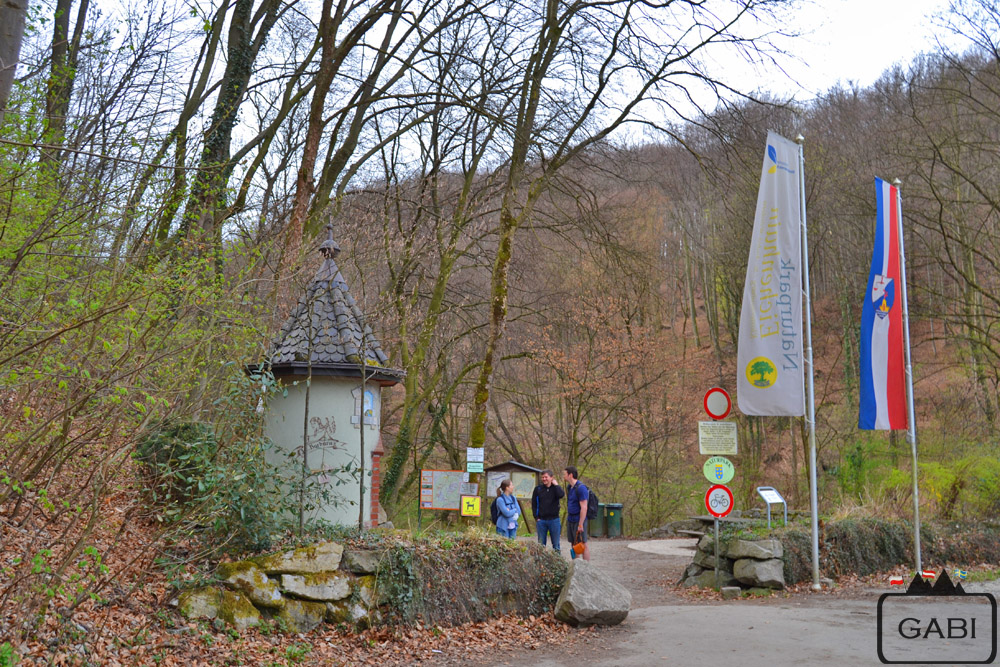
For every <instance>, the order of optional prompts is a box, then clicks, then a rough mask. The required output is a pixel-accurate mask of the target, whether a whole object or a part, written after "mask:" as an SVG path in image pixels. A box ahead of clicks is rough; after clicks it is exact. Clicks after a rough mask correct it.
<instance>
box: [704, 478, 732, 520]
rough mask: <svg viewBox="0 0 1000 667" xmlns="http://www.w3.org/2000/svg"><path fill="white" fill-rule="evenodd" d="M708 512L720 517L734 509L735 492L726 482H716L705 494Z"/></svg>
mask: <svg viewBox="0 0 1000 667" xmlns="http://www.w3.org/2000/svg"><path fill="white" fill-rule="evenodd" d="M705 508H706V509H708V513H709V514H711V515H712V516H714V517H715V518H717V519H720V518H722V517H724V516H726V515H727V514H729V513H730V512H732V511H733V492H732V491H730V490H729V487H728V486H726V485H724V484H716V485H715V486H713V487H712V488H710V489H709V490H708V493H706V494H705Z"/></svg>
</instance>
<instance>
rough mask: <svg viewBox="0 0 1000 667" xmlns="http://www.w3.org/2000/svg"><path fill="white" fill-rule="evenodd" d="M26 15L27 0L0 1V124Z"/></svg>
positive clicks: (15, 65)
mask: <svg viewBox="0 0 1000 667" xmlns="http://www.w3.org/2000/svg"><path fill="white" fill-rule="evenodd" d="M27 15H28V0H0V124H2V123H3V117H4V112H5V111H6V110H7V101H8V100H9V99H10V91H11V90H12V89H13V88H14V75H15V74H16V73H17V63H18V61H19V60H20V57H21V39H22V38H23V37H24V19H25V17H26V16H27Z"/></svg>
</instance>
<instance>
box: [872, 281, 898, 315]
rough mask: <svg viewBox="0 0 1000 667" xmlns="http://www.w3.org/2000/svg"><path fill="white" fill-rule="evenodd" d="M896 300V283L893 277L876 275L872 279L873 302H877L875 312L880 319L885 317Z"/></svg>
mask: <svg viewBox="0 0 1000 667" xmlns="http://www.w3.org/2000/svg"><path fill="white" fill-rule="evenodd" d="M895 302H896V285H895V283H893V282H892V278H887V277H886V276H879V275H877V276H875V280H874V281H872V303H873V304H875V314H876V315H877V316H878V317H879V319H885V318H886V316H887V315H888V314H889V311H890V310H892V305H893V304H894V303H895Z"/></svg>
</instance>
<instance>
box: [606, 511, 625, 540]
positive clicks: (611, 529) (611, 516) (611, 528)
mask: <svg viewBox="0 0 1000 667" xmlns="http://www.w3.org/2000/svg"><path fill="white" fill-rule="evenodd" d="M624 507H625V506H624V505H622V504H621V503H604V512H605V513H606V514H607V516H606V517H605V519H604V523H605V526H607V531H608V537H621V536H622V510H623V508H624Z"/></svg>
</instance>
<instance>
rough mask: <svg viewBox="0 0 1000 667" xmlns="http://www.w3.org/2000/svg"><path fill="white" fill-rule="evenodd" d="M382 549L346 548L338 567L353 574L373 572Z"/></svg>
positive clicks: (380, 557)
mask: <svg viewBox="0 0 1000 667" xmlns="http://www.w3.org/2000/svg"><path fill="white" fill-rule="evenodd" d="M383 553H384V551H374V550H371V549H347V550H346V551H344V560H343V561H342V562H341V564H340V569H342V570H347V571H348V572H351V573H353V574H375V571H376V570H377V569H378V564H379V561H380V560H381V559H382V555H383Z"/></svg>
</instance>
